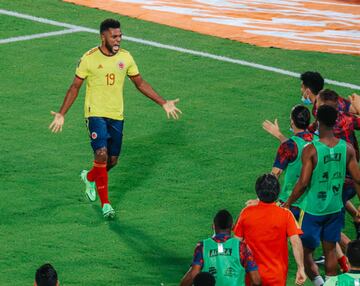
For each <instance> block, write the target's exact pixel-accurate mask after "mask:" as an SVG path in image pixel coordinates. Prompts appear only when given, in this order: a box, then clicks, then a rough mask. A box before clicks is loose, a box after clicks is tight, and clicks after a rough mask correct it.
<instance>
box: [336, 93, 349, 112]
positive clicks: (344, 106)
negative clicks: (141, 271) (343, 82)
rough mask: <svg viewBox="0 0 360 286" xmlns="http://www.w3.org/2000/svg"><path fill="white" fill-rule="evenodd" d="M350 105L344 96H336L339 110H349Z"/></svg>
mask: <svg viewBox="0 0 360 286" xmlns="http://www.w3.org/2000/svg"><path fill="white" fill-rule="evenodd" d="M350 105H351V102H350V100H347V99H346V98H343V97H340V96H339V97H338V106H339V111H344V112H349V110H350Z"/></svg>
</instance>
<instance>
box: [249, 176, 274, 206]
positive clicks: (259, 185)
mask: <svg viewBox="0 0 360 286" xmlns="http://www.w3.org/2000/svg"><path fill="white" fill-rule="evenodd" d="M255 190H256V194H257V196H258V198H259V200H260V201H262V202H264V203H273V202H275V201H276V200H277V198H278V197H279V193H280V184H279V181H278V179H277V178H276V176H275V175H273V174H264V175H261V176H260V177H259V178H258V179H257V180H256V184H255Z"/></svg>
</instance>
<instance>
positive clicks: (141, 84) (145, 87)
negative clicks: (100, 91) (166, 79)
mask: <svg viewBox="0 0 360 286" xmlns="http://www.w3.org/2000/svg"><path fill="white" fill-rule="evenodd" d="M130 79H131V81H132V82H133V83H134V85H135V86H136V88H137V89H138V90H139V91H140V92H141V93H142V94H143V95H145V96H147V97H148V98H150V99H151V100H152V101H154V102H156V103H157V104H159V105H160V106H162V108H163V109H164V110H165V112H166V115H167V117H168V118H170V116H171V117H172V118H174V119H178V118H179V113H180V114H181V113H182V112H181V110H180V109H178V108H177V107H176V103H178V102H179V99H175V100H165V99H164V98H162V97H161V96H160V95H159V94H158V93H157V92H156V91H155V90H154V89H153V88H152V87H151V85H150V84H149V83H148V82H146V81H145V80H144V79H143V78H142V77H141V75H140V74H138V75H136V76H131V77H130Z"/></svg>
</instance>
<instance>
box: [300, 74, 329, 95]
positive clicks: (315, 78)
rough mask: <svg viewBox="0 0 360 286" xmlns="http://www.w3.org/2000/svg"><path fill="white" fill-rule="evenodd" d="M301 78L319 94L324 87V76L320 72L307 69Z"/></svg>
mask: <svg viewBox="0 0 360 286" xmlns="http://www.w3.org/2000/svg"><path fill="white" fill-rule="evenodd" d="M300 79H301V81H302V83H303V85H304V86H305V87H307V88H309V89H310V90H311V92H312V93H313V94H315V95H317V94H318V93H319V92H320V90H322V89H323V88H324V78H323V77H322V76H321V74H319V73H318V72H312V71H307V72H304V73H303V74H301V76H300Z"/></svg>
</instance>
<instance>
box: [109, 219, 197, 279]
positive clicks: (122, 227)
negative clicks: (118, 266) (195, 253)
mask: <svg viewBox="0 0 360 286" xmlns="http://www.w3.org/2000/svg"><path fill="white" fill-rule="evenodd" d="M109 229H110V230H111V231H113V232H115V233H116V234H118V235H119V237H120V239H121V242H122V243H124V244H125V245H126V247H127V248H129V249H131V250H133V251H135V252H136V253H138V254H139V255H141V257H142V260H143V261H144V262H145V263H146V265H147V266H148V267H149V268H150V269H152V272H155V273H157V274H158V275H159V276H160V277H159V279H160V280H161V282H165V285H167V284H168V283H170V282H171V283H172V282H174V281H169V280H174V278H172V276H175V277H176V278H175V279H178V280H177V282H178V281H180V279H181V277H182V275H183V274H184V273H185V271H186V270H187V269H186V270H184V272H182V268H183V267H184V266H185V265H189V261H190V260H189V259H190V258H189V257H184V256H179V255H178V254H177V253H176V252H175V251H173V250H171V249H170V247H169V248H165V247H163V245H166V241H159V240H156V239H154V238H153V237H151V236H149V235H148V234H146V233H145V232H144V231H142V230H141V229H140V228H137V227H133V226H131V225H130V224H128V223H121V224H120V223H119V221H117V220H114V221H110V222H109ZM152 282H154V281H152ZM153 284H154V283H153ZM157 284H158V283H157Z"/></svg>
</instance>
